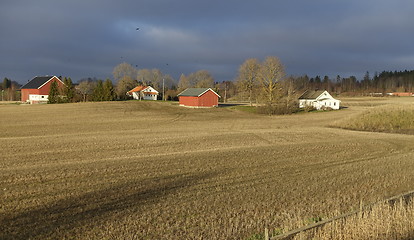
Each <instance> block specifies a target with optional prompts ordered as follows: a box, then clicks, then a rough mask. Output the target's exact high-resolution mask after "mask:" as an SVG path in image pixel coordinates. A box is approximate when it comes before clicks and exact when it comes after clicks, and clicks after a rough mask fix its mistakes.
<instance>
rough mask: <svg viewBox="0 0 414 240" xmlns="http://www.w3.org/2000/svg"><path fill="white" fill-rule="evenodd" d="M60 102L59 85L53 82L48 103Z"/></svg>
mask: <svg viewBox="0 0 414 240" xmlns="http://www.w3.org/2000/svg"><path fill="white" fill-rule="evenodd" d="M58 101H59V89H58V83H57V82H56V81H53V82H52V83H51V85H50V90H49V97H48V100H47V103H50V104H53V103H58Z"/></svg>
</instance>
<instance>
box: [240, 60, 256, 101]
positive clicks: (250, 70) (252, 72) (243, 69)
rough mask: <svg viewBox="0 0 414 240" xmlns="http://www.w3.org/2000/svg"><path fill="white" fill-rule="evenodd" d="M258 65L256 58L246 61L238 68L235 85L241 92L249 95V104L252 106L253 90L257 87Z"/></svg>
mask: <svg viewBox="0 0 414 240" xmlns="http://www.w3.org/2000/svg"><path fill="white" fill-rule="evenodd" d="M259 70H260V64H259V62H258V61H257V59H256V58H250V59H247V60H246V61H245V62H244V63H243V64H242V65H241V66H240V68H239V75H238V77H237V84H238V87H239V89H240V90H241V91H242V92H248V93H249V102H250V106H252V95H253V90H254V89H255V88H256V87H257V83H258V74H259Z"/></svg>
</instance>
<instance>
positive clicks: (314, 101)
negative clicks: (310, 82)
mask: <svg viewBox="0 0 414 240" xmlns="http://www.w3.org/2000/svg"><path fill="white" fill-rule="evenodd" d="M340 103H341V101H340V100H337V99H335V98H333V97H332V96H331V94H329V93H328V91H325V90H319V91H309V90H308V91H306V92H305V93H303V94H302V95H301V96H300V97H299V108H304V107H306V106H312V107H314V108H316V109H318V110H320V109H323V108H332V109H339V107H340V106H339V105H340Z"/></svg>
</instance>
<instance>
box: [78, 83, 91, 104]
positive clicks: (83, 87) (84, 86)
mask: <svg viewBox="0 0 414 240" xmlns="http://www.w3.org/2000/svg"><path fill="white" fill-rule="evenodd" d="M94 88H95V83H94V82H92V81H87V80H86V81H82V82H80V83H79V85H78V87H77V89H78V91H79V93H80V94H82V96H83V101H84V102H86V99H87V96H88V95H91V94H92V93H93V90H94Z"/></svg>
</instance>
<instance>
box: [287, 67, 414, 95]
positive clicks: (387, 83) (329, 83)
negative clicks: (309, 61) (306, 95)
mask: <svg viewBox="0 0 414 240" xmlns="http://www.w3.org/2000/svg"><path fill="white" fill-rule="evenodd" d="M291 79H292V81H293V82H294V86H295V89H297V90H305V89H326V90H328V91H330V92H333V93H336V94H342V95H372V94H374V93H382V94H384V93H389V92H413V90H414V89H413V86H414V70H411V71H407V70H405V71H394V72H392V71H383V72H381V73H380V74H378V73H375V74H374V76H373V77H371V76H370V73H369V72H366V73H365V75H364V77H363V79H361V80H358V79H357V78H356V77H355V76H351V77H346V78H343V77H341V76H339V75H338V76H337V77H336V78H335V79H330V78H329V77H328V76H324V77H323V78H321V77H320V76H316V77H314V78H309V77H308V76H307V75H305V76H301V77H292V78H291Z"/></svg>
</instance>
